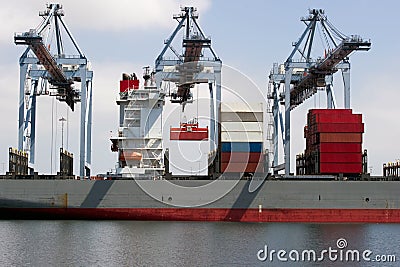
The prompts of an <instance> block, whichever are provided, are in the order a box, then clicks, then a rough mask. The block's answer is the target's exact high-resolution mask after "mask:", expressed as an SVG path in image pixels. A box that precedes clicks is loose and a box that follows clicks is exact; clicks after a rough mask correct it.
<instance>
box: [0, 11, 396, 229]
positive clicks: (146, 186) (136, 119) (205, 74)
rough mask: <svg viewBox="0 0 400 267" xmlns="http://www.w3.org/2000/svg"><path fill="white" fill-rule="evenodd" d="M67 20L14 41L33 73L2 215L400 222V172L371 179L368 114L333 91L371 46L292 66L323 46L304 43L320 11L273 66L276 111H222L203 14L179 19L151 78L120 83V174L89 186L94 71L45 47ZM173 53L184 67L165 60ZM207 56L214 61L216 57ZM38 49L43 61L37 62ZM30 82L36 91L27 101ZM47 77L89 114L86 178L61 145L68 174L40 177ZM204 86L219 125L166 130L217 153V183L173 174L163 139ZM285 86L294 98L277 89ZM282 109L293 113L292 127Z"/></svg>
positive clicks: (229, 105) (347, 45)
mask: <svg viewBox="0 0 400 267" xmlns="http://www.w3.org/2000/svg"><path fill="white" fill-rule="evenodd" d="M61 11H62V7H61V5H58V4H49V5H48V6H47V10H46V11H45V12H42V13H41V16H43V17H44V23H43V24H42V28H41V27H38V28H37V29H38V30H36V31H35V30H31V31H29V32H26V33H22V34H16V35H15V38H14V40H15V43H16V44H20V45H26V46H27V51H26V53H24V54H23V56H22V57H21V60H20V63H21V71H25V72H22V73H23V75H21V77H22V79H23V81H22V82H21V90H20V93H21V94H22V95H21V96H20V97H21V100H22V101H28V104H26V105H25V106H27V108H26V109H27V110H26V111H24V109H23V108H22V110H21V109H20V131H19V147H18V149H13V148H10V149H9V156H10V162H9V172H7V174H6V175H2V176H1V178H2V179H0V218H2V219H10V218H12V219H112V220H159V221H164V220H165V221H167V220H173V221H234V222H316V223H349V222H350V223H399V222H400V198H399V194H398V192H400V182H399V178H398V177H399V169H400V164H398V163H395V164H388V165H384V175H383V176H382V177H374V176H371V175H370V174H369V173H368V165H367V151H366V150H364V149H363V147H362V140H363V133H364V123H363V120H362V115H361V114H357V113H355V112H353V110H352V109H351V108H350V103H349V95H348V94H347V93H345V94H344V95H345V101H344V102H345V107H344V108H335V102H334V98H333V94H332V87H331V85H332V84H331V77H332V75H333V74H334V73H335V72H336V71H337V70H339V69H341V70H342V71H343V77H344V79H343V80H344V81H346V77H347V76H346V75H347V74H349V73H348V72H346V71H348V69H347V67H348V68H349V65H348V64H349V62H348V56H349V54H350V53H351V52H353V51H356V50H368V49H369V46H370V42H369V41H364V40H362V39H361V38H360V37H358V36H352V37H349V38H347V37H343V38H342V39H341V42H340V43H339V44H337V45H336V46H335V48H334V49H332V50H330V51H326V53H325V55H324V57H323V58H320V59H318V60H316V61H315V60H314V61H313V60H312V59H311V58H310V56H309V55H308V56H307V55H305V54H302V55H303V56H304V57H305V58H304V61H302V62H297V61H293V60H292V58H291V57H292V56H293V54H294V53H295V51H298V50H299V45H300V44H301V43H304V45H305V46H304V47H307V46H310V42H312V37H309V38H308V40H306V39H305V36H307V33H309V32H311V34H310V35H309V36H311V35H312V34H314V32H315V31H314V29H315V27H316V23H318V22H321V21H325V20H326V16H325V15H324V12H323V11H322V10H310V15H309V17H308V18H304V19H303V20H304V21H305V22H306V25H307V28H306V30H305V32H304V33H303V34H302V37H300V39H299V41H298V42H297V43H296V44H295V48H294V50H293V51H294V52H293V53H292V54H291V56H290V57H289V58H288V60H287V61H286V62H285V64H282V65H277V64H274V66H273V69H272V71H271V74H270V83H269V84H270V86H269V87H268V103H267V104H265V103H264V102H260V103H254V102H245V101H243V102H224V101H221V100H222V99H221V70H222V62H221V60H220V59H219V58H218V57H217V56H216V53H215V52H214V51H213V49H212V47H211V40H210V39H209V38H207V37H206V36H205V35H204V33H203V31H202V29H201V28H200V27H199V25H198V22H197V18H198V15H197V13H196V10H195V9H194V8H193V7H185V8H182V13H180V14H179V15H176V16H174V18H175V19H177V20H178V22H179V25H178V27H177V28H176V29H175V31H174V32H173V33H172V35H171V36H170V38H169V39H167V41H166V44H165V47H164V49H163V50H162V52H161V54H160V55H159V56H158V57H157V59H156V64H155V68H154V71H152V70H151V69H150V68H149V67H146V68H145V69H144V75H143V80H142V81H143V82H141V80H140V79H138V77H137V76H136V74H123V75H122V79H121V80H120V84H119V92H118V93H119V95H118V98H117V101H116V102H117V105H118V107H119V115H120V116H119V122H118V126H119V128H118V131H117V134H116V135H115V136H113V137H112V138H111V150H112V151H113V152H115V154H116V155H117V156H116V157H117V158H118V166H117V168H116V170H115V171H114V172H109V173H106V174H98V175H96V176H92V175H90V142H91V139H90V134H91V128H90V127H91V123H90V122H91V79H92V77H93V75H92V72H91V70H89V68H88V67H87V65H86V62H87V60H86V58H85V57H84V55H83V53H81V51H80V50H79V48H78V46H76V48H77V50H78V53H79V56H78V57H69V58H68V57H62V56H54V55H52V53H51V52H50V50H49V48H48V46H46V44H45V43H44V40H43V39H42V37H41V36H42V30H44V29H45V28H46V27H47V26H48V25H49V24H50V23H51V21H52V19H58V20H59V21H61V22H62V23H61V24H58V25H63V26H64V27H65V23H64V22H63V21H62V16H63V12H61ZM328 25H329V24H328ZM57 27H59V26H57ZM57 27H56V29H57ZM182 28H185V33H184V34H183V39H182V47H183V53H182V54H178V52H176V50H174V49H172V48H171V47H172V41H173V40H174V38H175V36H176V34H177V33H178V32H179V31H180V30H181V29H182ZM66 31H67V32H68V33H69V36H70V37H71V36H72V35H71V34H70V32H69V30H68V29H67V28H66ZM329 36H330V35H329ZM71 38H72V37H71ZM72 39H73V38H72ZM60 40H61V39H60ZM73 43H74V44H76V42H75V40H74V41H73ZM170 48H171V50H172V52H173V53H174V54H175V55H176V56H177V58H176V59H169V58H167V57H166V56H165V52H166V51H167V50H168V49H170ZM206 50H208V51H209V53H210V55H211V57H210V58H207V59H205V58H204V55H205V52H206ZM307 50H308V49H304V50H303V51H307ZM29 51H31V52H32V53H33V54H34V55H33V56H29V55H28V52H29ZM58 52H60V51H58ZM32 58H34V60H32ZM68 60H72V61H71V62H69V61H68ZM38 62H39V63H38ZM35 64H39V65H40V67H37V66H36V65H35ZM63 64H64V65H63ZM31 65H35V66H36V67H31ZM60 65H62V67H61V68H60ZM28 66H29V67H28ZM37 70H40V71H37ZM35 75H36V76H35ZM27 76H29V77H30V79H29V81H30V82H31V84H30V85H31V88H32V89H30V90H26V87H27V86H26V80H25V77H27ZM40 79H44V80H45V81H46V82H47V83H49V84H50V85H51V90H52V92H53V93H54V92H55V93H54V95H55V96H56V97H57V98H58V100H60V101H64V102H66V103H67V104H68V106H70V107H71V109H73V106H74V103H77V102H80V104H81V105H84V107H85V108H82V111H81V114H82V116H81V118H83V120H82V121H83V122H81V139H80V140H81V146H80V149H81V150H80V153H81V154H80V158H79V159H80V175H79V176H75V175H73V160H74V159H73V154H72V153H70V152H69V151H66V150H65V149H64V148H61V149H60V170H59V172H58V173H57V175H40V174H38V173H37V172H35V171H34V169H33V166H34V165H33V163H34V148H35V147H34V133H35V130H34V121H35V97H37V96H39V95H40V93H42V92H41V91H40V90H38V88H37V87H38V84H40V83H38V82H37V81H38V80H40ZM84 81H86V83H85V82H84ZM74 82H80V83H81V89H80V90H77V89H75V87H73V86H71V85H72V84H74ZM170 84H173V85H174V86H173V87H170ZM197 84H201V86H203V87H207V89H208V91H209V93H210V99H209V105H208V107H209V108H210V110H209V117H210V121H209V123H208V124H207V125H202V123H204V122H202V121H200V120H198V118H197V117H195V118H194V119H192V120H189V121H184V120H181V121H180V123H179V125H178V127H170V128H169V129H168V130H169V132H168V133H169V140H170V142H183V141H185V142H192V143H193V144H196V143H198V142H208V143H209V144H210V148H209V153H208V155H207V160H208V170H207V174H203V175H174V174H173V173H172V172H171V171H170V168H169V166H170V162H171V161H173V158H171V157H170V154H171V155H172V153H170V151H169V148H168V147H165V143H164V142H163V137H164V136H165V135H166V134H165V133H163V132H164V131H165V129H164V125H163V123H164V122H163V117H162V115H163V108H164V105H165V102H166V99H169V100H170V101H171V102H172V103H175V104H179V105H180V106H181V107H182V112H183V111H184V109H185V106H186V105H190V104H191V103H192V102H193V101H194V99H193V98H194V97H193V93H192V89H193V88H194V86H196V85H197ZM282 86H283V87H284V88H288V89H287V90H284V91H283V92H280V90H281V87H282ZM321 88H323V89H324V90H326V92H327V105H328V107H327V108H326V109H310V110H309V111H308V115H307V125H306V126H305V127H304V138H305V139H306V148H305V151H304V153H301V154H299V155H297V157H296V175H294V174H292V173H290V157H288V155H290V112H291V110H292V109H294V108H295V107H296V106H298V105H300V104H301V103H302V102H303V101H304V100H305V99H307V98H309V97H311V96H312V95H313V94H315V93H316V92H317V90H319V89H321ZM346 88H347V89H349V87H348V86H347V85H345V90H346ZM289 89H290V90H289ZM348 93H349V90H348ZM43 94H49V93H46V91H44V92H43ZM50 95H51V92H50ZM26 96H28V97H26ZM285 99H286V100H287V101H285ZM22 103H24V102H22ZM280 104H283V105H285V114H284V115H285V121H284V122H285V123H283V118H282V114H281V113H280V109H279V105H280ZM28 111H29V112H28ZM197 115H198V114H197ZM28 121H29V123H28ZM88 122H89V123H88ZM279 123H280V127H281V129H282V137H283V139H284V140H283V143H284V147H283V149H284V153H285V160H284V163H283V164H278V151H279V149H278V138H279V127H278V126H279ZM32 128H33V129H32ZM265 129H267V130H265ZM270 129H272V130H270ZM27 140H29V142H26V141H27ZM26 143H27V144H28V145H26ZM282 172H283V173H282Z"/></svg>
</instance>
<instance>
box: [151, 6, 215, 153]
mask: <svg viewBox="0 0 400 267" xmlns="http://www.w3.org/2000/svg"><path fill="white" fill-rule="evenodd" d="M196 11H197V10H196V8H194V7H183V8H181V13H180V14H178V15H174V16H173V18H174V19H175V20H177V21H178V26H177V27H176V28H175V30H174V31H173V32H172V34H171V35H170V37H169V38H168V39H167V40H166V41H165V42H164V44H165V45H164V48H163V50H162V51H161V53H160V55H159V56H158V57H157V59H156V61H155V79H156V83H157V86H161V83H162V82H163V81H164V82H172V83H175V84H176V86H177V87H178V90H177V92H176V93H171V95H170V97H171V102H172V103H180V104H181V105H182V111H183V110H184V107H185V105H186V104H187V103H191V102H192V101H193V100H192V94H191V88H193V86H194V85H195V84H199V83H208V85H209V92H210V141H211V142H210V149H211V151H214V150H215V148H216V147H215V144H217V143H218V135H217V134H216V133H217V132H218V130H216V129H217V127H218V123H217V122H218V121H219V115H218V112H217V111H218V109H219V105H220V102H221V68H222V61H221V60H220V59H219V58H218V57H217V55H216V53H215V52H214V50H213V48H212V47H211V39H210V38H208V37H206V36H205V35H204V32H203V30H202V29H201V28H200V26H199V24H198V22H197V19H198V14H197V12H196ZM183 28H185V32H184V34H183V40H182V48H183V53H182V54H180V53H179V52H177V50H176V49H175V48H174V47H173V46H172V43H173V41H174V39H175V37H176V36H177V34H178V32H179V31H180V30H181V29H183ZM168 50H170V51H172V53H173V58H167V57H166V52H167V51H168ZM206 50H208V51H209V52H211V56H210V57H206V56H205V51H206ZM214 88H215V90H214ZM214 91H215V92H214ZM214 94H215V98H214ZM214 99H215V102H214Z"/></svg>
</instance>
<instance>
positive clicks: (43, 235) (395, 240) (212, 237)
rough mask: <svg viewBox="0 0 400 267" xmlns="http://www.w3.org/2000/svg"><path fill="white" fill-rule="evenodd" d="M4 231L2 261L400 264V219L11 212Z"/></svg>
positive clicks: (28, 263)
mask: <svg viewBox="0 0 400 267" xmlns="http://www.w3.org/2000/svg"><path fill="white" fill-rule="evenodd" d="M0 236H1V243H0V255H1V256H0V266H399V264H400V249H399V247H398V244H400V225H398V224H300V223H222V222H218V223H210V222H206V223H205V222H140V221H39V220H33V221H24V220H8V221H0ZM266 250H267V251H266ZM273 250H274V251H275V252H271V251H273ZM279 250H281V251H283V252H280V256H279V255H278V254H279V253H278V251H279ZM324 250H326V252H325V253H323V251H324ZM329 250H330V253H331V254H330V255H329ZM310 251H315V254H316V256H315V258H313V254H312V253H311V252H310ZM348 251H350V253H349V252H348ZM365 251H367V252H366V254H365V255H366V256H365V257H366V258H367V259H369V261H367V260H365V259H364V258H363V253H364V252H365ZM368 251H370V252H371V253H369V252H368ZM265 252H267V253H265ZM310 253H311V254H310ZM355 253H359V256H360V259H359V260H357V258H356V254H355ZM297 255H298V258H296V257H297ZM353 255H354V258H353ZM278 256H279V257H278ZM302 256H303V257H302ZM376 256H378V257H376ZM378 260H379V261H378Z"/></svg>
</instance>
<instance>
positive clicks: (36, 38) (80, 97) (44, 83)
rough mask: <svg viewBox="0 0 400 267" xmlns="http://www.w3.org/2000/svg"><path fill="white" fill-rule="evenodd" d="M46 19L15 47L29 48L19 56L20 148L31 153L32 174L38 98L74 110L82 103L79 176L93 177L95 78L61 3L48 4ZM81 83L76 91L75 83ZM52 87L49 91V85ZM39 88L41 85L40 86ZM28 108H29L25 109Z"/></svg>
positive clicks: (19, 38)
mask: <svg viewBox="0 0 400 267" xmlns="http://www.w3.org/2000/svg"><path fill="white" fill-rule="evenodd" d="M39 16H41V17H42V18H43V20H42V22H41V24H40V25H39V26H38V27H37V28H36V29H31V30H30V31H28V32H24V33H16V34H15V36H14V42H15V44H16V45H25V46H27V48H26V50H25V51H24V53H23V54H22V56H21V57H20V60H19V63H20V91H19V92H20V102H19V104H20V106H19V125H18V127H19V131H18V149H19V150H24V151H27V152H29V153H28V154H29V164H30V169H31V172H32V171H33V165H34V163H35V134H36V133H35V128H36V125H35V124H36V97H37V96H40V95H50V96H55V97H56V98H57V99H58V100H59V101H63V102H66V103H67V105H68V106H69V107H70V109H71V110H72V111H74V104H75V103H77V102H81V123H80V176H81V177H83V176H85V175H86V176H88V175H90V164H91V124H92V78H93V72H92V71H91V70H90V69H89V63H88V60H87V58H86V57H85V55H84V54H83V53H82V51H81V49H80V48H79V46H78V44H77V42H76V41H75V39H74V38H73V36H72V34H71V32H70V30H69V29H68V27H67V25H66V24H65V22H64V20H63V19H62V17H63V16H64V11H63V9H62V5H60V4H48V5H47V8H46V10H45V11H43V12H39ZM46 33H47V34H48V36H50V35H51V34H52V33H53V34H54V35H55V43H56V46H55V50H56V51H52V50H51V43H50V41H49V40H48V39H50V38H45V36H46ZM63 33H66V35H67V37H68V38H69V39H70V41H71V43H72V47H73V48H74V49H75V50H76V51H75V52H74V53H75V54H74V55H65V52H64V47H65V45H64V42H63V35H62V34H63ZM76 82H79V83H80V89H76V88H75V87H74V86H75V85H76V84H75V83H76ZM48 84H49V85H50V88H49V86H48ZM39 85H40V86H39ZM25 107H26V108H25Z"/></svg>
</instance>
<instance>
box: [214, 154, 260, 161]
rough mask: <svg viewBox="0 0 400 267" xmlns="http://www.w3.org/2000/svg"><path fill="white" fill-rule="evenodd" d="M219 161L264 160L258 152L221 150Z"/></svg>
mask: <svg viewBox="0 0 400 267" xmlns="http://www.w3.org/2000/svg"><path fill="white" fill-rule="evenodd" d="M221 162H224V163H228V162H233V163H235V162H239V163H240V162H251V163H258V162H264V158H263V155H262V153H259V152H250V153H247V152H221Z"/></svg>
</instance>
